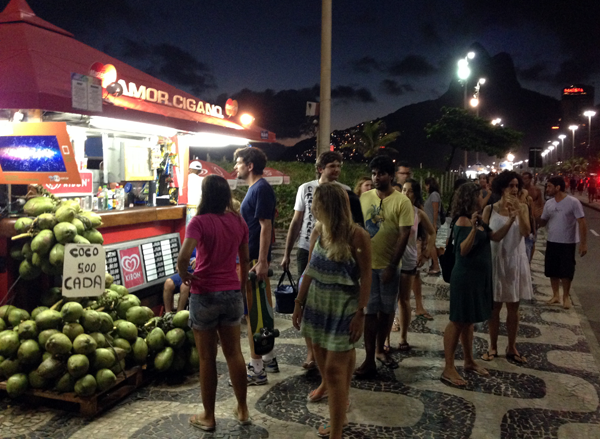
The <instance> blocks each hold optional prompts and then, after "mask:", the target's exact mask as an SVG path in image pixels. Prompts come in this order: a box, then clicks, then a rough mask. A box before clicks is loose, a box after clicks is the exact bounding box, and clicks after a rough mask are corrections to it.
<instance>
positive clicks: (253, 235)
mask: <svg viewBox="0 0 600 439" xmlns="http://www.w3.org/2000/svg"><path fill="white" fill-rule="evenodd" d="M234 159H235V161H236V164H235V169H236V170H237V173H238V178H241V179H243V180H246V183H248V186H249V187H248V192H247V193H246V197H245V198H244V201H242V206H241V209H240V212H241V214H242V217H243V218H244V221H246V224H247V225H248V231H249V238H248V247H249V250H250V260H251V261H252V262H251V266H252V268H251V269H250V271H254V272H255V273H256V276H257V278H258V280H264V281H265V284H266V293H267V299H268V300H269V303H271V306H272V305H273V304H272V298H271V287H270V284H269V278H268V272H269V264H270V262H271V243H272V242H273V220H274V219H275V204H276V200H275V192H274V191H273V188H272V187H271V185H270V184H269V183H267V181H266V180H265V179H264V178H263V177H262V174H263V170H264V169H265V166H266V165H267V156H266V155H265V153H264V152H262V151H261V150H260V149H258V148H252V147H250V148H240V149H238V150H237V151H235V154H234ZM247 285H248V291H247V292H246V294H247V297H251V294H252V291H251V288H252V285H251V283H250V282H249V283H247ZM248 303H250V301H248ZM247 322H248V338H249V339H250V353H251V356H252V360H251V361H250V364H248V385H263V384H267V382H268V379H267V374H266V372H271V373H274V372H279V366H278V365H277V359H276V358H275V355H274V353H273V351H271V352H269V353H268V354H266V355H264V356H262V357H261V356H260V355H256V354H255V353H254V342H253V340H252V331H251V330H250V320H249V319H247ZM265 370H266V372H265Z"/></svg>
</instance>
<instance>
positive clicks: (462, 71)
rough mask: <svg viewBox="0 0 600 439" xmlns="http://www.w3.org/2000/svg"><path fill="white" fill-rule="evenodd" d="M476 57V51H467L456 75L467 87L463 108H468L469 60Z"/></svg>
mask: <svg viewBox="0 0 600 439" xmlns="http://www.w3.org/2000/svg"><path fill="white" fill-rule="evenodd" d="M473 58H475V52H469V53H467V56H465V57H464V58H462V59H460V60H459V61H458V70H457V71H456V76H458V79H459V82H460V83H461V84H462V86H463V87H464V89H465V97H464V101H463V108H464V109H465V110H466V109H467V105H468V104H467V81H468V79H469V76H471V68H470V67H469V60H470V59H473ZM467 162H468V153H467V151H466V150H465V169H467Z"/></svg>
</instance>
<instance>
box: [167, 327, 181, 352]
mask: <svg viewBox="0 0 600 439" xmlns="http://www.w3.org/2000/svg"><path fill="white" fill-rule="evenodd" d="M166 338H167V344H168V345H169V346H171V347H172V348H180V347H181V346H183V343H184V342H185V331H184V330H183V329H181V328H175V329H171V330H170V331H169V332H167V335H166Z"/></svg>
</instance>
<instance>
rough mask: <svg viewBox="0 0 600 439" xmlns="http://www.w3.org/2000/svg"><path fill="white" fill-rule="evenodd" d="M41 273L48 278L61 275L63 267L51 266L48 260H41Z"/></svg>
mask: <svg viewBox="0 0 600 439" xmlns="http://www.w3.org/2000/svg"><path fill="white" fill-rule="evenodd" d="M42 272H43V273H44V274H47V275H48V276H59V275H61V274H63V266H62V265H52V264H51V263H50V261H49V260H48V259H42Z"/></svg>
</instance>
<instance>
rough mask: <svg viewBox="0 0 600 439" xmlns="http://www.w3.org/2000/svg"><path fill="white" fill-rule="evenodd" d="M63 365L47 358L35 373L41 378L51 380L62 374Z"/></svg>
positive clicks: (52, 358) (58, 361)
mask: <svg viewBox="0 0 600 439" xmlns="http://www.w3.org/2000/svg"><path fill="white" fill-rule="evenodd" d="M64 368H65V365H64V364H63V363H62V362H61V361H60V360H58V359H56V358H54V357H49V358H47V359H45V360H44V361H42V364H40V365H39V367H38V368H37V372H38V373H39V374H40V376H41V377H42V378H45V379H47V380H51V379H54V378H58V377H59V376H61V375H62V374H63V371H64Z"/></svg>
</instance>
